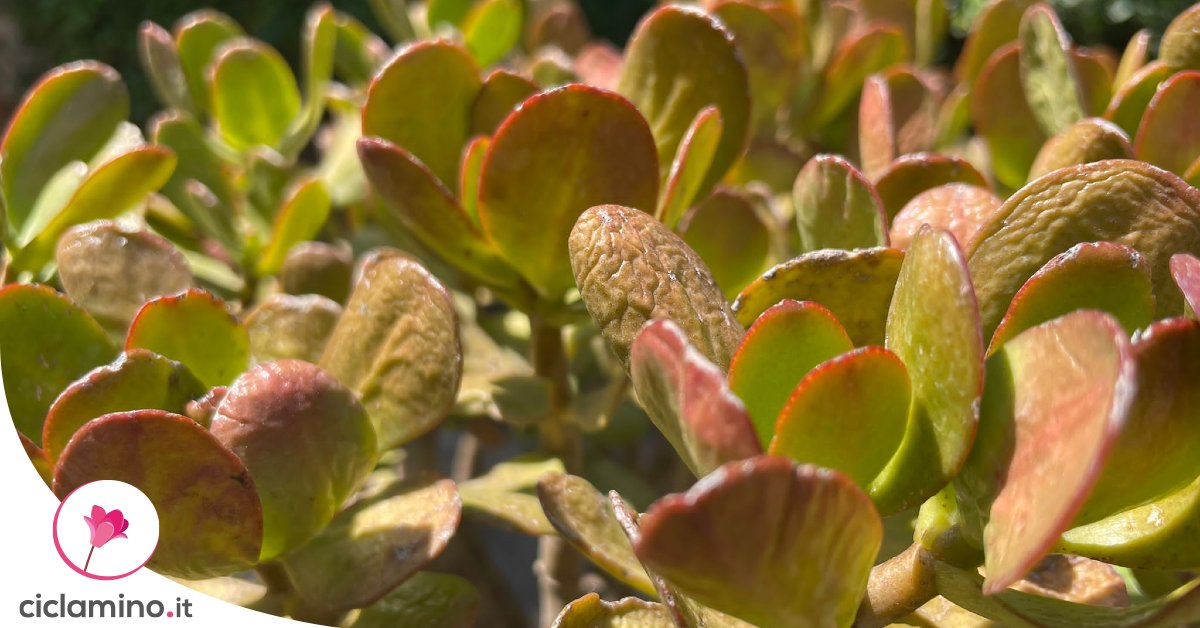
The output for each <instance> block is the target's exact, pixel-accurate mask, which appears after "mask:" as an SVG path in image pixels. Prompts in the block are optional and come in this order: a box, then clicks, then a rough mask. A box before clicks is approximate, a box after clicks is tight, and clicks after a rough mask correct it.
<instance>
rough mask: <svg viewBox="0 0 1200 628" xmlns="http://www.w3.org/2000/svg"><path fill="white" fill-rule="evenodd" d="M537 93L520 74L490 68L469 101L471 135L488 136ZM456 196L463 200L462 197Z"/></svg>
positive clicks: (532, 84)
mask: <svg viewBox="0 0 1200 628" xmlns="http://www.w3.org/2000/svg"><path fill="white" fill-rule="evenodd" d="M537 92H538V86H537V85H536V84H534V82H533V81H531V80H529V79H527V78H525V77H524V76H521V75H520V74H514V73H512V72H509V71H507V70H494V71H493V72H492V73H491V74H489V75H488V76H487V78H486V79H484V81H483V85H482V86H481V87H480V88H479V94H478V95H477V96H475V102H473V103H471V135H489V136H490V135H492V134H493V133H495V132H496V129H498V128H500V123H502V122H504V119H505V118H507V117H508V116H509V114H511V113H512V111H513V109H516V107H517V105H519V104H521V103H522V102H524V101H525V99H526V98H529V97H530V96H532V95H534V94H536V93H537ZM459 174H460V175H461V176H465V173H459ZM460 199H461V200H462V201H463V203H466V202H467V199H466V197H465V196H463V197H460Z"/></svg>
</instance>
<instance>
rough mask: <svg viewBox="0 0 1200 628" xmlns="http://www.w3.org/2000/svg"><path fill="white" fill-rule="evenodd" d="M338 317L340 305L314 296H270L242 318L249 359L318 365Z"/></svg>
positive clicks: (339, 316) (319, 296)
mask: <svg viewBox="0 0 1200 628" xmlns="http://www.w3.org/2000/svg"><path fill="white" fill-rule="evenodd" d="M341 316H342V306H341V305H338V304H337V302H335V301H331V300H329V299H328V298H326V297H323V296H321V295H318V294H305V295H291V294H273V295H271V296H269V297H267V298H266V299H264V300H263V301H262V302H261V303H259V304H258V305H257V306H255V308H254V309H253V310H251V311H250V313H249V314H248V315H247V316H246V321H245V325H246V331H247V333H249V334H250V355H251V357H253V358H254V360H255V361H256V362H270V361H271V360H284V359H288V360H304V361H306V362H313V363H316V362H319V361H320V360H321V355H322V354H323V353H324V351H325V343H326V341H328V340H329V336H330V335H331V334H332V333H333V329H334V327H335V326H337V323H338V320H339V319H340V318H341Z"/></svg>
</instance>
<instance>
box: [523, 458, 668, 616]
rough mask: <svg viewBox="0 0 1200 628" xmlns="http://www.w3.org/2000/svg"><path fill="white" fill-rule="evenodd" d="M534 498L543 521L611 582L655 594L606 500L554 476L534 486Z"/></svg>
mask: <svg viewBox="0 0 1200 628" xmlns="http://www.w3.org/2000/svg"><path fill="white" fill-rule="evenodd" d="M537 494H538V500H539V501H540V502H541V505H542V508H543V509H545V511H546V517H547V518H548V519H549V520H550V523H551V524H552V525H553V526H554V529H556V530H558V533H559V534H561V535H562V537H563V538H564V539H566V540H567V542H569V543H570V544H571V545H574V546H575V547H576V548H578V549H579V551H580V552H582V553H583V555H584V556H587V557H588V558H589V559H590V560H591V561H592V562H594V563H595V564H596V565H597V566H599V567H600V568H601V569H603V570H604V571H606V572H608V573H609V574H610V575H612V576H613V577H614V578H616V579H618V580H620V581H621V582H624V583H625V584H628V585H629V586H631V587H633V588H635V589H637V590H639V591H641V592H642V593H645V594H647V595H653V594H654V593H655V589H654V583H652V582H651V581H650V577H649V576H648V575H646V570H645V569H643V568H642V564H641V563H640V562H639V561H638V558H637V556H635V555H634V553H633V546H632V545H630V542H629V538H628V537H626V536H625V532H624V531H622V530H621V524H620V523H619V522H618V521H617V518H616V515H615V514H614V513H613V509H612V505H611V504H610V503H609V500H608V498H607V497H605V496H604V495H601V494H600V492H599V491H597V490H596V488H595V487H594V486H592V485H591V483H589V482H588V481H587V480H585V479H583V478H581V477H576V476H573V475H565V474H563V473H556V474H553V475H548V476H545V477H543V478H542V479H541V481H539V482H538V484H537Z"/></svg>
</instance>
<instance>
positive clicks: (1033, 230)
mask: <svg viewBox="0 0 1200 628" xmlns="http://www.w3.org/2000/svg"><path fill="white" fill-rule="evenodd" d="M1067 190H1073V191H1076V192H1077V193H1074V194H1071V193H1066V191H1067ZM1103 241H1109V242H1116V243H1118V244H1124V245H1126V246H1129V247H1131V248H1133V249H1135V250H1136V251H1137V252H1139V253H1141V254H1142V256H1143V257H1145V258H1146V263H1147V265H1148V266H1149V267H1150V277H1151V280H1152V281H1153V284H1154V296H1155V298H1156V300H1157V301H1156V307H1155V317H1156V318H1158V317H1163V316H1170V315H1173V314H1179V313H1181V312H1182V311H1183V299H1182V297H1181V295H1180V294H1179V292H1178V290H1176V289H1175V288H1174V287H1173V286H1171V277H1170V272H1169V269H1168V263H1169V259H1170V256H1171V255H1173V254H1175V253H1179V252H1185V251H1186V252H1193V253H1196V252H1200V192H1198V191H1197V190H1196V189H1195V188H1193V187H1191V186H1189V185H1187V184H1186V183H1184V182H1183V180H1181V179H1179V178H1178V177H1176V176H1175V175H1173V174H1171V173H1169V172H1166V171H1165V170H1160V169H1158V168H1155V167H1154V166H1151V165H1149V164H1146V163H1142V162H1139V161H1128V160H1120V159H1113V160H1108V161H1100V162H1096V163H1091V164H1084V165H1081V166H1072V167H1070V168H1064V169H1062V170H1058V171H1055V172H1052V173H1050V174H1048V175H1046V176H1044V177H1042V178H1040V179H1038V180H1037V181H1034V182H1033V183H1031V184H1029V185H1028V186H1026V187H1025V188H1023V189H1021V190H1020V191H1018V192H1017V193H1016V194H1013V195H1012V196H1011V197H1009V198H1008V200H1006V201H1005V202H1004V205H1002V206H1001V207H1000V209H999V210H997V211H996V213H994V214H992V218H991V220H990V221H989V222H988V223H987V224H986V225H984V227H983V228H982V229H980V231H979V234H978V235H977V236H976V238H975V240H974V243H973V244H972V245H971V250H970V251H969V257H970V262H969V264H970V268H971V277H972V279H973V280H974V283H975V290H976V293H977V294H978V296H979V309H980V314H981V316H982V318H983V331H984V334H985V336H990V335H991V333H992V332H993V331H994V330H995V329H996V326H997V325H998V324H999V322H1000V318H1001V317H1002V316H1003V314H1004V311H1005V310H1006V309H1007V308H1008V304H1009V303H1010V302H1011V301H1012V297H1013V296H1014V295H1015V294H1016V293H1017V290H1019V289H1020V287H1021V286H1022V285H1024V283H1025V281H1026V280H1027V279H1029V277H1031V276H1032V275H1033V273H1035V272H1037V270H1038V269H1039V268H1041V267H1042V266H1043V265H1044V264H1045V263H1046V262H1048V261H1050V259H1051V258H1052V257H1054V256H1055V255H1058V254H1059V253H1062V252H1064V251H1066V250H1067V249H1069V248H1070V247H1072V246H1074V245H1076V244H1078V243H1080V242H1103Z"/></svg>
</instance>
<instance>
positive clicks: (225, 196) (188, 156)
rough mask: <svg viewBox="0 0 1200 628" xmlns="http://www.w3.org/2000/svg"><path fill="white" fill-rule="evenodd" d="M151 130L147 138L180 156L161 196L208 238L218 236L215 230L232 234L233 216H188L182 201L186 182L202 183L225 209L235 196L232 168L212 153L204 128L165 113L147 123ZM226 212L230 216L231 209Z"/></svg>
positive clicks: (194, 214) (188, 120)
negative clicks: (213, 235) (165, 197)
mask: <svg viewBox="0 0 1200 628" xmlns="http://www.w3.org/2000/svg"><path fill="white" fill-rule="evenodd" d="M150 129H151V131H150V137H151V139H152V141H153V142H154V143H155V144H159V145H162V146H165V147H167V148H169V149H171V151H172V152H174V153H175V154H176V155H178V156H179V157H180V159H179V163H178V164H177V167H176V168H175V171H174V172H173V173H172V174H171V179H170V180H169V181H167V183H166V185H165V186H163V193H164V194H165V195H166V196H167V197H168V198H170V199H171V201H172V202H173V203H175V206H176V207H178V208H179V210H180V211H181V212H183V213H184V214H185V215H186V216H187V217H188V219H190V220H191V221H192V222H194V223H196V225H197V226H198V227H200V228H201V229H204V230H208V231H209V232H210V233H209V235H212V234H213V232H215V233H221V232H220V231H215V230H217V229H222V230H225V231H228V232H230V233H232V231H233V227H232V226H231V225H232V221H233V218H232V216H225V215H222V216H200V215H197V214H196V213H195V212H190V213H189V210H190V207H189V205H188V204H187V203H186V202H185V198H184V197H185V196H186V190H185V188H186V185H187V182H188V181H189V180H193V179H194V180H196V181H198V182H200V183H202V184H204V186H205V187H207V188H208V189H209V190H211V192H212V193H213V194H214V195H216V197H217V198H218V199H219V200H220V201H221V203H222V204H224V205H226V206H229V205H231V204H232V199H234V198H236V197H237V196H238V193H237V192H236V191H235V187H234V173H233V165H232V164H230V163H227V162H226V161H225V160H224V159H222V157H221V156H220V155H218V154H217V153H216V152H215V151H214V149H213V147H212V144H211V142H210V141H209V138H208V137H207V136H206V131H205V130H204V128H203V127H201V126H200V125H199V124H198V123H197V122H196V121H195V120H193V119H191V118H189V117H187V116H184V115H182V114H178V113H167V114H164V115H160V116H157V117H155V118H154V119H153V120H152V121H151V122H150ZM229 213H230V214H232V210H229ZM214 225H215V226H214Z"/></svg>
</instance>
